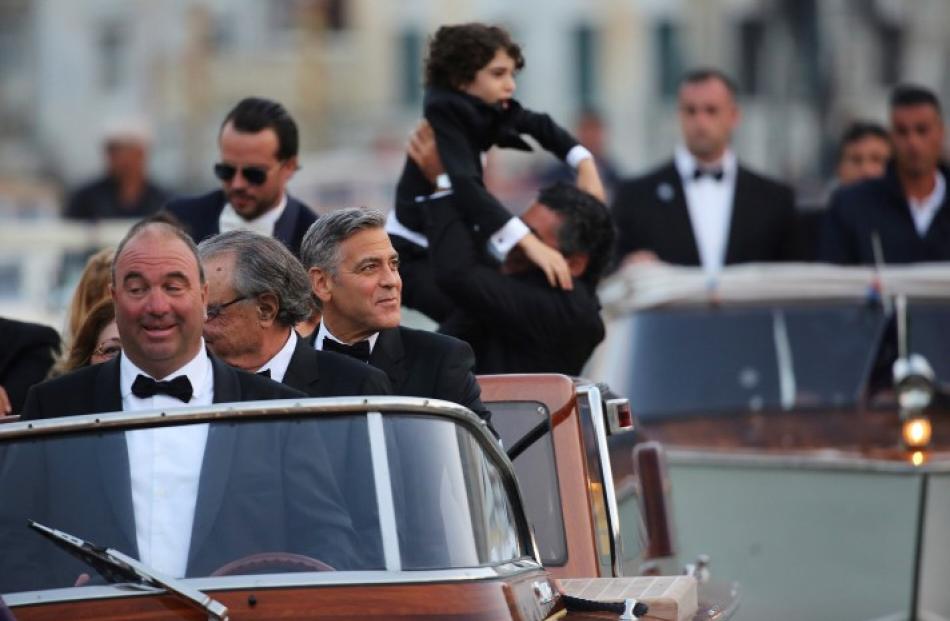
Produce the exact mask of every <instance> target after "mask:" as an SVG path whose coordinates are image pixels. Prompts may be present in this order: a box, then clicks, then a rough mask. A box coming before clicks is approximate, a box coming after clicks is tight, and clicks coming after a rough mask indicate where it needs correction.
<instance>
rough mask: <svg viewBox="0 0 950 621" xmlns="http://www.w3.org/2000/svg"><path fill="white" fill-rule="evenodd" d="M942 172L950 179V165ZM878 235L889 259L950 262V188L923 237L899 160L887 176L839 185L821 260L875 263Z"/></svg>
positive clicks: (822, 239) (886, 260)
mask: <svg viewBox="0 0 950 621" xmlns="http://www.w3.org/2000/svg"><path fill="white" fill-rule="evenodd" d="M940 172H941V173H942V174H943V176H944V179H946V180H947V181H948V182H950V169H948V168H947V167H945V166H941V167H940ZM875 234H876V235H877V237H878V238H879V239H880V240H881V253H882V254H883V255H884V256H883V257H882V259H883V260H884V263H917V262H924V261H950V192H948V193H947V196H946V197H945V198H944V200H943V204H942V205H941V206H940V208H939V209H938V211H937V213H936V214H935V215H934V219H933V220H932V221H931V223H930V227H929V228H928V229H927V232H926V234H925V235H924V236H923V237H921V236H920V234H918V233H917V228H916V227H915V225H914V220H913V217H912V216H911V214H910V206H909V205H908V204H907V198H906V197H905V195H904V189H903V188H902V187H901V183H900V180H899V179H898V177H897V171H896V170H895V169H894V167H893V165H891V166H889V167H888V169H887V172H886V173H885V174H884V176H883V177H878V178H876V179H868V180H865V181H861V182H858V183H856V184H854V185H848V186H844V187H842V188H839V189H838V190H837V191H836V192H835V193H834V194H833V195H832V197H831V203H830V205H829V207H828V211H827V212H826V213H825V219H824V222H823V225H822V230H821V237H820V245H819V253H818V254H819V260H821V261H827V262H830V263H842V264H852V265H853V264H864V265H874V264H875V258H874V242H873V241H872V240H873V239H874V237H875Z"/></svg>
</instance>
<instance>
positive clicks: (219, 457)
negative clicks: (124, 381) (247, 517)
mask: <svg viewBox="0 0 950 621" xmlns="http://www.w3.org/2000/svg"><path fill="white" fill-rule="evenodd" d="M208 355H209V356H210V357H211V367H212V369H213V374H214V402H215V403H230V402H234V401H239V400H240V399H241V387H240V381H239V379H238V375H237V372H236V371H235V370H234V369H232V368H230V367H229V366H227V365H226V364H224V363H223V362H221V361H220V360H218V359H217V358H216V357H214V356H213V355H212V354H210V353H209V354H208ZM236 434H237V428H236V426H235V425H234V424H230V423H223V424H222V423H212V424H210V425H208V440H207V443H206V444H205V455H204V460H203V461H202V463H201V477H200V478H199V480H198V499H197V502H196V503H195V519H194V524H193V525H192V528H191V547H190V549H189V552H188V566H189V567H190V566H191V563H192V561H193V560H194V558H195V555H196V554H197V552H198V551H199V550H200V549H201V546H202V545H203V544H204V541H205V539H207V537H208V534H209V533H210V532H211V527H212V526H213V525H214V523H215V519H216V518H217V516H218V512H219V511H220V509H221V503H222V502H223V501H224V493H225V490H226V489H227V484H228V477H229V474H230V472H231V462H232V461H233V458H234V440H235V437H236Z"/></svg>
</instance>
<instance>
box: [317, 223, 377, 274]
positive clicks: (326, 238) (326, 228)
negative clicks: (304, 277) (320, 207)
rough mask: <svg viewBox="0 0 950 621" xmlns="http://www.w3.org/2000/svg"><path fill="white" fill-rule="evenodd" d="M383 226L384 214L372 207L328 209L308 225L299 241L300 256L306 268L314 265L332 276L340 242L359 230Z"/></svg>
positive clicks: (338, 263) (337, 259) (338, 257)
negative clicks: (325, 213) (305, 232)
mask: <svg viewBox="0 0 950 621" xmlns="http://www.w3.org/2000/svg"><path fill="white" fill-rule="evenodd" d="M385 226H386V216H384V215H383V214H382V213H381V212H379V211H376V210H375V209H365V208H360V207H349V208H346V209H339V210H337V211H333V212H330V213H328V214H327V215H325V216H320V217H319V218H317V221H316V222H314V223H313V224H311V225H310V229H309V230H308V231H307V234H306V235H304V238H303V242H301V244H300V258H301V259H302V260H303V264H304V266H306V267H307V268H308V269H309V268H311V267H318V268H320V269H321V270H323V271H325V272H328V273H329V274H331V275H333V276H335V275H336V273H337V268H338V267H339V265H340V245H341V244H342V243H343V242H345V241H346V240H347V239H349V238H350V237H352V236H353V235H355V234H357V233H359V232H360V231H365V230H368V229H381V228H384V227H385Z"/></svg>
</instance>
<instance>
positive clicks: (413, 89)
mask: <svg viewBox="0 0 950 621" xmlns="http://www.w3.org/2000/svg"><path fill="white" fill-rule="evenodd" d="M467 20H482V21H494V22H500V23H503V24H505V25H507V26H508V27H509V28H510V29H511V30H512V31H513V33H514V34H515V36H516V38H517V39H518V40H519V41H520V42H521V43H522V44H523V47H524V49H525V54H526V57H527V61H528V64H527V68H526V70H525V71H524V73H523V74H522V75H521V77H520V80H519V95H518V96H519V98H520V99H521V100H522V101H523V102H524V103H525V104H526V105H528V106H531V107H535V108H538V109H542V110H545V111H548V112H550V113H551V114H552V115H554V116H555V118H557V119H559V120H561V122H563V123H564V124H567V125H570V123H571V121H572V119H573V117H574V115H575V114H576V113H577V111H578V110H579V109H580V108H582V107H589V106H593V107H596V108H598V109H599V110H601V111H602V112H603V114H604V115H605V117H606V118H607V120H608V122H609V124H610V130H611V150H612V152H613V154H614V156H615V158H616V159H617V161H618V162H619V163H620V164H621V167H622V169H623V170H622V172H625V173H627V174H634V173H638V172H641V171H643V170H644V169H645V168H646V167H648V166H650V165H652V164H654V163H656V162H659V161H661V160H663V159H665V158H666V157H668V156H669V154H670V152H671V150H672V146H673V144H674V143H675V141H676V138H677V133H678V131H677V126H676V117H675V90H676V81H677V78H678V76H679V75H680V74H681V72H682V71H683V70H685V69H688V68H690V67H693V66H696V65H715V66H718V67H721V68H723V69H724V70H725V71H727V72H728V73H730V74H732V75H734V76H736V78H737V80H738V82H739V84H740V87H741V91H742V101H743V105H744V114H745V117H744V122H743V124H742V128H741V130H740V133H739V135H738V137H737V145H738V151H739V153H740V156H741V157H742V158H743V159H745V160H746V161H747V162H748V163H749V164H750V165H751V166H752V167H754V168H759V169H761V170H764V171H766V172H768V173H771V174H773V175H776V176H779V177H782V178H785V179H787V180H789V181H791V182H793V183H796V184H798V185H799V186H800V187H801V188H802V189H804V190H805V191H806V192H807V191H808V190H809V189H810V188H811V187H813V186H816V184H818V183H820V181H821V179H822V177H823V176H824V175H826V174H828V173H830V168H831V161H830V159H831V158H832V156H833V145H834V143H835V142H836V139H837V135H838V132H839V131H840V128H841V127H843V125H844V124H845V123H846V122H847V121H848V120H849V119H851V118H853V117H858V116H860V117H869V118H872V119H878V120H885V113H886V99H887V93H888V91H889V89H890V88H891V87H892V86H893V84H895V83H896V82H898V81H902V80H913V81H917V82H920V83H923V84H926V85H928V86H930V87H932V88H934V89H935V90H937V91H938V93H939V94H940V95H941V96H942V97H943V98H944V100H946V101H950V78H948V76H950V66H948V65H950V49H948V47H950V40H948V39H947V38H946V37H945V36H944V34H943V33H944V32H946V31H948V30H950V2H947V1H946V0H914V1H913V2H904V1H902V0H820V1H819V0H593V1H592V0H523V1H521V2H504V1H502V0H399V1H397V2H393V1H391V0H268V1H267V2H261V1H260V0H177V1H158V2H156V1H154V0H69V1H64V0H0V178H6V179H10V178H21V177H35V178H46V177H48V178H53V179H56V180H58V181H60V182H63V183H73V182H75V181H77V180H78V179H80V178H82V177H85V176H87V175H90V174H92V173H94V172H95V171H96V170H98V168H99V165H100V164H99V148H98V142H99V138H100V135H101V130H102V127H103V126H104V124H105V123H106V121H107V120H108V119H109V118H112V117H115V116H130V115H134V116H136V117H141V118H146V119H148V120H149V122H150V123H151V124H152V127H153V130H154V133H155V136H156V140H155V145H154V154H153V164H152V169H153V170H154V172H155V173H156V176H157V177H158V179H159V180H161V181H163V182H165V183H166V184H168V185H169V186H171V187H176V188H179V189H182V190H195V189H200V188H202V187H207V186H208V185H210V184H213V183H214V181H213V178H212V176H211V172H210V168H211V163H212V162H213V161H214V158H215V152H216V149H215V137H216V132H217V128H218V123H219V122H220V120H221V118H222V117H223V115H224V114H225V112H226V111H227V110H228V109H229V108H230V106H232V105H233V104H234V103H235V102H236V101H237V100H239V99H240V98H241V97H244V96H247V95H252V94H253V95H260V96H269V97H272V98H275V99H278V100H280V101H282V102H283V103H285V104H286V105H287V106H288V108H289V109H290V110H291V112H292V113H293V114H294V116H295V117H296V118H297V119H298V120H299V122H300V124H301V130H302V150H303V152H304V153H305V154H309V155H310V156H312V157H310V159H309V160H308V158H307V157H305V158H304V163H305V167H304V171H303V172H302V173H301V180H300V181H299V184H300V185H306V184H308V183H310V184H316V185H320V186H321V187H324V186H325V185H326V184H327V183H329V182H330V181H332V179H330V178H329V177H330V175H337V176H340V175H342V176H344V177H348V176H352V175H356V177H357V178H359V177H360V176H361V175H364V176H366V177H367V178H368V179H373V182H374V183H378V184H379V183H383V182H384V181H385V180H386V179H389V178H390V177H391V179H392V181H393V182H394V180H395V175H396V174H397V173H398V162H399V159H400V158H399V157H398V152H399V150H400V149H401V145H402V142H403V141H404V138H405V136H406V133H407V132H408V130H409V128H410V127H411V126H412V124H413V122H414V120H415V119H416V118H417V117H418V115H419V109H420V102H421V94H422V88H421V59H422V54H423V51H424V48H425V42H426V37H427V36H428V34H429V33H431V32H432V31H433V30H434V29H435V28H437V27H438V25H440V24H443V23H449V22H459V21H467ZM327 153H333V154H334V155H332V156H329V155H326V154H327ZM341 154H342V155H341ZM360 162H362V165H359V163H360ZM308 163H309V165H308ZM354 163H356V164H357V165H356V166H354ZM331 185H332V184H331ZM337 185H340V183H338V184H337ZM343 185H345V183H344V184H343ZM331 196H332V192H331ZM347 198H352V197H350V196H348V195H347V193H346V192H342V194H341V198H340V200H346V199H347ZM381 206H382V205H381Z"/></svg>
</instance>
